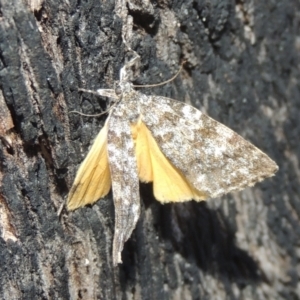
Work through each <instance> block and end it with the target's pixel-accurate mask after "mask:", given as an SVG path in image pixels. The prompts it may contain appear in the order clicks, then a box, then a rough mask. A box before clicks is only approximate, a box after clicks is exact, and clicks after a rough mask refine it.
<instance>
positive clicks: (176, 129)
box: [141, 95, 278, 198]
mask: <svg viewBox="0 0 300 300" xmlns="http://www.w3.org/2000/svg"><path fill="white" fill-rule="evenodd" d="M141 99H142V101H141V111H142V120H143V121H144V123H145V124H146V125H147V127H148V128H149V130H150V131H151V132H152V134H153V137H154V138H155V140H156V141H157V143H158V145H159V147H160V149H161V150H162V152H163V153H164V154H165V156H166V157H167V158H168V159H169V160H170V161H171V162H172V163H173V164H174V165H175V166H176V167H177V168H178V169H180V170H181V171H182V172H183V173H184V174H185V176H186V177H187V178H188V180H189V181H190V183H191V184H193V185H194V187H195V188H197V189H198V190H200V191H203V192H204V193H206V194H207V198H214V197H218V196H221V195H223V194H225V193H228V192H230V191H233V190H241V189H243V188H244V187H246V186H252V185H254V184H255V183H256V182H258V181H261V180H263V179H264V178H266V177H270V176H272V175H274V173H275V172H276V171H277V169H278V167H277V165H276V164H275V162H274V161H272V160H271V159H270V158H269V157H268V156H267V155H266V154H264V153H263V152H262V151H260V150H259V149H258V148H256V147H255V146H253V145H252V144H251V143H249V142H247V141H246V140H244V139H243V138H242V137H241V136H239V135H238V134H237V133H235V132H234V131H232V130H231V129H229V128H228V127H226V126H224V125H222V124H220V123H219V122H217V121H215V120H213V119H212V118H210V117H208V116H207V115H205V114H203V113H202V112H200V111H199V110H197V109H195V108H194V107H192V106H190V105H187V104H185V103H182V102H178V101H175V100H172V99H168V98H164V97H157V96H148V97H145V96H144V95H143V97H141Z"/></svg>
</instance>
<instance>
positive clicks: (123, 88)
mask: <svg viewBox="0 0 300 300" xmlns="http://www.w3.org/2000/svg"><path fill="white" fill-rule="evenodd" d="M114 90H115V93H116V95H117V96H118V97H121V96H122V95H123V94H124V93H129V92H130V91H131V90H132V84H131V83H130V82H126V81H116V82H115V86H114Z"/></svg>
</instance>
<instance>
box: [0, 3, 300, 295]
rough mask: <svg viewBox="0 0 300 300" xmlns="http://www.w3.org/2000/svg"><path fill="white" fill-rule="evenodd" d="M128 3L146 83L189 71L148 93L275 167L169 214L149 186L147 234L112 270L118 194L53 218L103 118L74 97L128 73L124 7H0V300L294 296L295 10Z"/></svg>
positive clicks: (97, 104) (99, 104) (139, 232)
mask: <svg viewBox="0 0 300 300" xmlns="http://www.w3.org/2000/svg"><path fill="white" fill-rule="evenodd" d="M128 2H129V4H128V8H129V13H130V15H131V16H132V17H133V24H134V26H133V28H134V38H133V40H132V41H131V45H132V47H133V49H134V50H135V51H136V52H137V53H138V54H139V55H140V56H141V62H142V63H141V69H140V76H139V78H137V80H136V83H139V84H142V83H157V82H161V81H163V80H166V79H168V78H170V77H171V76H172V75H173V74H174V73H175V72H176V71H177V70H178V68H179V64H180V62H181V61H182V60H183V59H184V60H186V61H187V63H186V64H185V66H184V70H183V72H182V73H181V75H180V76H179V77H178V78H177V79H176V80H174V81H173V82H172V83H170V84H167V85H165V86H162V87H157V88H153V89H146V90H144V91H143V92H144V93H146V94H147V93H148V94H157V95H162V96H167V97H171V98H174V99H178V100H182V101H189V102H191V103H192V104H193V105H194V106H196V107H198V108H199V109H202V110H204V111H206V112H207V113H208V114H209V115H210V116H211V117H213V118H215V119H216V120H218V121H220V122H222V123H224V124H225V125H227V126H229V127H230V128H232V129H233V130H235V131H236V132H238V133H239V134H241V135H242V136H243V137H245V138H246V139H248V140H250V141H251V142H253V143H254V144H255V145H256V146H258V147H259V148H260V149H262V150H263V151H264V152H266V153H267V154H268V155H269V156H271V157H272V158H273V159H274V160H275V161H276V162H277V163H278V165H279V167H280V170H279V172H278V173H277V175H276V176H275V177H274V178H272V179H267V180H265V181H264V182H263V183H260V184H257V185H256V186H255V187H254V188H249V189H246V190H245V191H243V192H240V193H234V194H230V195H228V196H226V197H223V198H222V199H214V200H211V201H209V202H208V203H200V204H199V203H195V202H189V203H184V204H168V205H161V204H160V203H158V202H157V201H156V200H155V199H154V198H153V194H152V189H151V186H149V185H142V187H141V197H142V199H143V200H142V207H143V210H142V214H141V217H140V220H139V223H138V226H137V228H136V229H135V231H134V233H133V235H132V237H131V238H130V240H129V241H128V242H127V243H126V245H125V249H124V251H123V253H122V258H123V262H124V263H123V264H122V265H120V266H119V267H117V268H113V266H112V261H111V253H112V249H111V247H112V237H113V226H114V207H113V202H112V195H111V194H109V196H107V197H106V198H105V199H102V200H100V201H99V202H97V203H96V204H95V205H94V206H92V207H86V208H83V209H79V210H77V211H75V212H73V213H67V212H66V211H65V210H63V211H62V213H61V215H60V217H58V215H57V214H58V211H59V209H60V207H61V205H62V204H63V203H64V202H65V197H66V195H67V193H68V190H69V188H70V186H71V184H72V181H73V179H74V176H75V173H76V170H77V168H78V166H79V164H80V162H81V161H82V160H83V158H84V156H85V155H86V153H87V151H88V148H89V146H90V144H91V142H92V141H93V139H94V137H95V136H96V134H97V132H98V131H99V130H100V128H101V127H102V125H103V122H104V120H105V117H100V118H88V117H83V116H80V115H78V114H69V112H70V111H74V110H76V111H80V112H84V113H88V114H93V113H99V112H101V111H103V110H105V109H106V107H107V102H106V99H103V98H101V97H96V96H94V95H88V94H84V95H82V94H81V93H79V92H78V88H88V89H94V90H96V89H98V88H112V86H113V83H114V81H115V80H117V79H118V77H119V70H120V68H121V67H122V66H123V64H124V59H125V56H126V51H125V47H124V44H123V42H122V37H121V31H122V20H121V19H120V18H119V17H118V16H117V15H116V13H115V12H114V7H115V3H114V1H111V0H107V1H98V0H96V1H94V0H88V1H79V2H76V1H54V0H48V1H45V2H41V1H38V0H31V1H29V0H28V1H21V0H15V1H10V0H1V1H0V5H1V7H0V9H1V12H0V13H1V19H0V24H1V29H0V88H1V93H0V135H1V139H0V145H1V147H0V161H1V164H0V188H1V189H0V228H1V238H0V298H1V299H131V298H134V299H217V298H218V299H297V298H299V297H300V286H299V276H300V274H299V269H300V268H299V261H300V260H299V255H300V254H299V249H298V248H299V246H298V243H299V236H300V226H299V224H300V223H299V217H300V205H299V203H300V202H299V195H300V190H299V187H300V184H299V181H300V171H299V159H300V157H299V156H300V147H299V145H300V144H299V136H300V118H299V115H300V100H299V99H300V93H299V87H300V85H299V78H300V74H299V68H298V67H299V62H300V61H299V50H300V40H299V24H300V17H299V13H298V12H299V10H300V4H299V2H298V1H295V0H292V1H283V0H281V1H236V2H234V1H229V0H228V1H224V0H216V1H201V0H199V1H197V0H195V1H162V0H160V1H157V2H155V3H154V2H153V3H150V4H149V3H148V4H147V1H139V2H138V3H134V2H135V1H128ZM136 2H137V1H136ZM144 2H145V3H144ZM147 5H148V6H147ZM149 5H150V6H149ZM149 7H151V9H149ZM149 113H153V112H149Z"/></svg>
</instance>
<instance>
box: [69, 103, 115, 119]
mask: <svg viewBox="0 0 300 300" xmlns="http://www.w3.org/2000/svg"><path fill="white" fill-rule="evenodd" d="M113 107H114V105H112V106H111V107H110V108H109V109H107V110H105V111H103V112H102V113H99V114H95V115H89V114H84V113H82V112H80V111H77V110H72V111H69V114H78V115H81V116H84V117H100V116H103V115H105V114H107V113H108V112H109V111H110V110H111V109H112V108H113Z"/></svg>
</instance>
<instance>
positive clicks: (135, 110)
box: [113, 81, 141, 124]
mask: <svg viewBox="0 0 300 300" xmlns="http://www.w3.org/2000/svg"><path fill="white" fill-rule="evenodd" d="M115 93H116V95H117V96H118V98H119V102H118V104H117V105H116V106H115V108H114V112H113V114H114V115H115V116H119V117H121V118H123V119H127V120H128V121H129V122H130V123H131V124H133V123H136V122H137V121H138V119H139V116H140V114H141V109H140V99H139V98H140V94H139V93H138V92H137V91H135V90H134V89H133V87H132V84H131V83H129V82H126V81H120V82H116V83H115Z"/></svg>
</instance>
